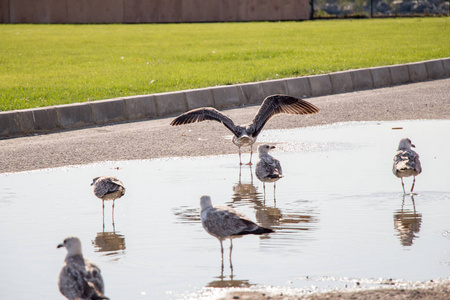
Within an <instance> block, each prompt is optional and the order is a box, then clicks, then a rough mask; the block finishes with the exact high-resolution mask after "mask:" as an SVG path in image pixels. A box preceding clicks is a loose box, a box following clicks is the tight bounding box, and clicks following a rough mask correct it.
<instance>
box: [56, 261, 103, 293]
mask: <svg viewBox="0 0 450 300" xmlns="http://www.w3.org/2000/svg"><path fill="white" fill-rule="evenodd" d="M94 267H95V268H93V269H92V270H90V271H84V270H82V269H79V268H75V267H73V266H71V265H66V266H65V267H64V268H63V269H62V270H61V274H60V275H59V290H60V292H61V293H62V294H63V295H64V296H65V297H66V298H68V299H71V300H72V299H108V298H107V297H105V296H104V295H103V293H104V285H103V279H102V277H101V275H100V270H99V269H98V268H97V267H96V266H95V265H94Z"/></svg>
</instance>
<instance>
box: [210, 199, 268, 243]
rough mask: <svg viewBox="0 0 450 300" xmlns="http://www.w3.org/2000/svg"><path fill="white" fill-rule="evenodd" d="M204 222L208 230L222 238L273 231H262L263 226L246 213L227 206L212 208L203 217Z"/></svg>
mask: <svg viewBox="0 0 450 300" xmlns="http://www.w3.org/2000/svg"><path fill="white" fill-rule="evenodd" d="M202 223H203V227H204V228H205V229H206V231H208V232H209V233H210V234H212V235H214V236H216V237H218V238H221V239H224V238H227V237H230V236H235V235H244V234H261V233H267V232H271V231H267V230H268V229H264V231H261V230H260V229H261V227H259V226H258V225H257V224H255V223H254V222H253V221H251V220H250V219H248V218H247V217H246V216H245V215H244V214H242V213H240V212H238V211H236V210H234V209H232V208H230V207H226V206H214V208H211V209H210V210H209V211H208V212H207V214H206V216H205V218H203V219H202Z"/></svg>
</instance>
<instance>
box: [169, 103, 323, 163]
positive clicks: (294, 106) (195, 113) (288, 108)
mask: <svg viewBox="0 0 450 300" xmlns="http://www.w3.org/2000/svg"><path fill="white" fill-rule="evenodd" d="M318 112H319V109H318V108H317V107H316V106H314V105H313V104H311V103H309V102H307V101H305V100H302V99H298V98H295V97H291V96H287V95H272V96H269V97H267V98H266V99H264V101H263V103H262V104H261V107H260V108H259V110H258V112H257V113H256V115H255V117H254V119H253V121H252V122H251V123H249V124H244V125H236V124H234V122H233V121H232V120H231V119H230V118H228V117H227V116H225V115H224V114H222V113H221V112H220V111H218V110H217V109H215V108H212V107H201V108H197V109H193V110H190V111H188V112H186V113H184V114H181V115H180V116H178V117H176V118H175V119H174V120H173V121H172V122H171V123H170V125H172V126H177V125H184V124H190V123H195V122H201V121H205V120H214V121H218V122H221V123H222V124H223V125H225V127H227V128H228V129H229V130H230V131H231V132H232V133H233V139H232V141H233V143H234V144H235V145H236V146H238V148H239V163H240V164H241V165H242V160H241V147H242V146H250V161H249V163H248V164H249V165H250V164H251V163H252V154H253V143H255V141H256V139H257V137H258V134H259V133H260V132H261V130H262V129H263V127H264V125H265V124H266V122H267V121H269V119H270V118H271V117H273V116H275V115H277V114H283V113H284V114H292V115H309V114H316V113H318Z"/></svg>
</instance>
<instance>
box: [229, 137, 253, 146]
mask: <svg viewBox="0 0 450 300" xmlns="http://www.w3.org/2000/svg"><path fill="white" fill-rule="evenodd" d="M255 141H256V139H255V138H251V137H249V136H242V137H239V138H237V137H235V136H233V143H234V144H235V145H236V146H238V147H242V146H251V145H253V144H254V143H255Z"/></svg>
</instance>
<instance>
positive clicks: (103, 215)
mask: <svg viewBox="0 0 450 300" xmlns="http://www.w3.org/2000/svg"><path fill="white" fill-rule="evenodd" d="M102 219H103V232H105V200H102Z"/></svg>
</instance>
